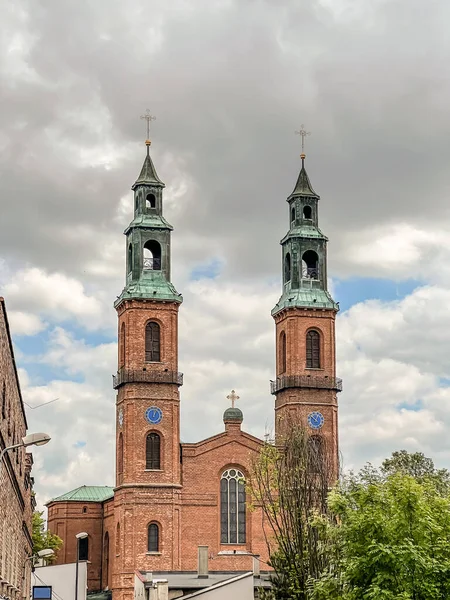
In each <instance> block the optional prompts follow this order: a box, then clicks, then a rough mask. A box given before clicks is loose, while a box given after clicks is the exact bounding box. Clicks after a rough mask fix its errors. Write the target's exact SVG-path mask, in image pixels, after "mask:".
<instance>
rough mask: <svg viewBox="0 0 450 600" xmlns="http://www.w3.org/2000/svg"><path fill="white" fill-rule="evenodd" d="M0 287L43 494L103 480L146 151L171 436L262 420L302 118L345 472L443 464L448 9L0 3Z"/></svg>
mask: <svg viewBox="0 0 450 600" xmlns="http://www.w3.org/2000/svg"><path fill="white" fill-rule="evenodd" d="M0 9H1V14H2V19H1V22H0V106H1V110H0V198H1V203H2V212H1V220H0V257H1V260H0V291H1V294H2V295H3V296H4V297H5V299H6V303H7V309H8V313H9V317H10V322H11V328H12V331H13V334H14V342H15V350H16V358H17V361H18V364H19V366H20V376H21V383H22V389H23V396H24V399H25V401H26V402H27V403H28V404H29V405H30V406H37V405H39V404H41V403H43V402H46V401H49V400H52V399H54V398H58V400H57V401H56V402H54V403H52V404H49V405H48V406H44V407H41V408H36V409H34V410H32V409H28V418H29V425H30V430H44V431H48V432H49V433H50V434H51V435H52V438H53V439H52V442H51V445H48V446H46V447H45V448H41V449H36V451H35V453H34V455H35V464H36V469H35V477H36V488H37V491H38V494H39V500H40V503H43V502H44V501H46V500H47V499H48V498H50V497H52V496H55V495H58V494H60V493H63V492H65V491H67V490H69V489H72V488H74V487H77V486H79V485H82V484H104V485H106V484H112V483H113V451H114V448H113V436H114V423H115V409H114V402H115V394H114V391H113V389H112V386H111V374H112V373H113V372H114V371H115V368H116V314H115V311H114V309H113V301H114V299H115V298H116V296H117V295H118V294H119V293H120V291H121V289H122V287H123V282H124V274H125V269H124V257H125V240H124V237H123V235H122V232H123V229H124V228H125V227H126V225H127V224H128V222H129V221H130V220H131V218H132V205H133V203H132V193H131V191H130V187H131V185H132V184H133V182H134V181H135V179H136V178H137V176H138V174H139V171H140V168H141V165H142V162H143V158H144V153H145V147H144V145H143V139H144V138H145V130H144V126H143V121H141V120H140V119H139V116H140V115H141V114H142V113H143V112H144V111H145V109H146V108H149V109H150V110H151V112H152V114H154V115H156V117H157V120H156V121H155V122H154V123H153V125H152V127H153V133H152V140H153V144H152V156H153V160H154V162H155V165H156V167H157V171H158V174H159V176H160V177H161V179H162V180H163V181H164V182H165V183H166V186H167V187H166V190H165V200H164V203H165V215H166V217H167V218H168V220H169V221H170V222H171V223H172V224H173V225H174V227H175V232H174V234H173V238H172V242H173V281H174V283H175V285H176V287H177V289H178V291H180V292H182V293H183V296H184V299H185V300H184V304H183V306H182V308H181V312H180V369H181V370H182V371H183V372H184V373H185V385H184V386H183V388H182V389H181V392H182V439H183V441H196V440H198V439H201V438H203V437H206V436H209V435H212V434H214V433H216V432H218V431H221V430H222V428H223V423H222V413H223V411H224V409H225V408H226V407H227V404H228V403H227V400H226V399H225V397H226V395H227V394H228V393H229V391H230V389H231V388H235V389H236V390H237V392H238V393H239V395H240V397H241V400H240V401H239V404H240V407H241V408H242V410H243V411H244V427H245V429H246V430H247V431H249V432H251V433H253V434H255V435H258V436H263V435H264V433H265V431H268V430H271V428H272V424H273V397H272V396H271V395H270V393H269V380H270V379H271V378H273V375H274V325H273V322H272V319H271V316H270V309H271V308H272V306H273V305H274V304H275V302H276V301H277V299H278V296H279V293H280V274H281V269H280V262H281V258H280V257H281V251H280V247H279V244H278V243H279V240H280V239H281V237H282V236H283V235H284V234H285V232H286V230H287V226H288V210H287V204H286V202H285V199H286V197H287V196H288V195H289V193H290V192H291V191H292V188H293V186H294V183H295V180H296V177H297V174H298V170H299V151H300V139H299V137H298V136H295V135H294V131H295V129H298V128H299V126H300V124H301V123H305V124H306V126H307V129H308V130H310V131H311V132H312V135H311V136H310V137H308V138H307V154H308V158H307V168H308V173H309V175H310V178H311V181H312V183H313V186H314V188H315V189H316V191H317V192H318V193H319V194H320V195H321V202H320V223H321V227H322V230H323V231H324V232H325V233H326V234H327V235H328V236H329V238H330V244H329V263H330V265H329V273H330V277H331V281H330V287H331V289H332V290H333V294H334V297H335V299H336V300H337V301H339V302H340V305H341V309H342V310H341V313H340V314H339V317H338V323H337V333H338V359H339V360H338V375H339V376H341V377H342V378H343V379H344V387H345V391H344V392H343V393H342V394H341V395H340V396H339V401H340V444H341V450H342V453H343V460H344V466H345V467H347V468H349V467H358V466H360V465H361V464H363V463H364V462H365V461H366V460H371V461H374V462H378V461H380V460H381V459H382V458H383V457H385V456H387V455H389V454H390V453H391V452H392V451H393V450H395V449H400V448H407V449H409V450H416V449H421V450H423V451H424V452H425V453H426V454H427V455H429V456H431V457H433V458H434V460H435V461H436V462H437V463H438V464H439V465H443V466H450V447H449V444H448V439H449V435H448V432H449V426H450V358H449V355H450V333H449V332H450V311H449V306H450V266H449V265H450V203H449V196H450V193H449V192H450V174H449V168H448V165H449V163H450V147H449V143H448V139H449V134H450V116H449V111H448V106H449V104H450V78H449V76H448V64H449V61H450V41H449V40H450V38H449V36H448V23H449V19H450V4H449V3H448V2H446V1H445V0H430V1H429V2H426V3H424V2H423V1H422V0H420V1H419V0H291V1H290V0H277V2H272V1H269V0H266V1H263V0H213V1H211V0H171V1H170V2H168V1H167V0H161V1H157V0H146V1H144V0H128V1H127V2H123V1H119V0H108V1H106V0H81V1H80V0H77V1H75V0H63V1H61V0H46V1H45V2H43V1H37V0H23V1H22V2H15V3H13V2H9V1H8V0H0Z"/></svg>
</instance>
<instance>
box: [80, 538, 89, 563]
mask: <svg viewBox="0 0 450 600" xmlns="http://www.w3.org/2000/svg"><path fill="white" fill-rule="evenodd" d="M78 560H89V537H85V538H80V539H79V540H78Z"/></svg>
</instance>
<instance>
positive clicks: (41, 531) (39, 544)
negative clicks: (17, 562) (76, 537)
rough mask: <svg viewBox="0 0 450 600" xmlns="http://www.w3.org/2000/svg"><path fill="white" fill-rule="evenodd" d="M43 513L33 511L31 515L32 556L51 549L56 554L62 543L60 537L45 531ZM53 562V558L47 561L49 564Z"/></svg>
mask: <svg viewBox="0 0 450 600" xmlns="http://www.w3.org/2000/svg"><path fill="white" fill-rule="evenodd" d="M43 514H44V513H43V512H39V511H35V512H34V513H33V522H32V538H33V555H35V554H37V553H38V552H39V550H45V549H47V548H51V549H52V550H54V551H55V554H56V552H57V551H58V550H59V549H60V548H61V546H62V544H63V541H62V539H61V538H60V537H58V536H57V535H55V534H54V533H51V532H50V531H48V530H46V529H45V519H44V517H43ZM54 560H55V556H52V557H50V558H48V559H47V561H48V562H49V563H52V562H53V561H54Z"/></svg>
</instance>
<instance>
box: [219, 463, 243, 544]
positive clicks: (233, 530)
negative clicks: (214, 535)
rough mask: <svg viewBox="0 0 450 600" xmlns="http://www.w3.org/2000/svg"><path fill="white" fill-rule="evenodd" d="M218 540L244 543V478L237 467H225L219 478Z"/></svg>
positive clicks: (225, 542) (222, 542)
mask: <svg viewBox="0 0 450 600" xmlns="http://www.w3.org/2000/svg"><path fill="white" fill-rule="evenodd" d="M220 542H221V544H245V480H244V475H243V474H242V473H241V471H239V470H238V469H227V470H226V471H225V472H224V473H223V474H222V478H221V480H220Z"/></svg>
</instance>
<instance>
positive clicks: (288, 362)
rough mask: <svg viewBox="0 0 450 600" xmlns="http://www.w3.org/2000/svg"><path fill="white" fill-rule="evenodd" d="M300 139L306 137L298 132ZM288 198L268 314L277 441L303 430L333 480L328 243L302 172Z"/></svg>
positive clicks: (335, 386) (334, 308)
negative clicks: (278, 285)
mask: <svg viewBox="0 0 450 600" xmlns="http://www.w3.org/2000/svg"><path fill="white" fill-rule="evenodd" d="M300 134H303V136H304V135H306V132H304V131H303V129H302V131H301V132H300ZM300 156H301V161H302V166H301V170H300V174H299V176H298V179H297V183H296V185H295V188H294V191H293V192H292V194H291V195H290V196H289V197H288V198H287V202H288V205H289V231H288V232H287V234H286V235H285V236H284V238H283V239H282V240H281V247H282V268H283V288H282V295H281V298H280V299H279V300H278V302H277V304H276V305H275V307H274V308H273V310H272V316H273V318H274V320H275V326H276V379H275V381H272V382H271V392H272V394H274V395H275V431H276V436H277V437H279V436H281V435H282V434H283V429H284V428H285V427H286V426H288V425H289V423H298V424H300V425H303V426H304V427H305V428H306V429H307V431H309V433H310V434H311V440H310V441H311V442H312V443H313V444H314V447H315V449H316V451H318V452H320V453H321V454H322V455H324V452H326V453H327V456H328V459H329V461H330V462H329V464H330V466H331V469H332V475H333V478H334V477H335V476H337V473H338V468H339V460H338V422H337V414H338V410H337V392H339V391H341V390H342V381H341V380H340V379H337V378H336V352H335V318H336V313H337V312H338V310H339V307H338V305H337V304H336V303H335V302H334V300H333V298H332V297H331V295H330V293H329V292H328V289H327V241H328V239H327V238H326V237H325V235H324V234H323V233H322V231H321V230H320V228H319V214H318V207H319V196H318V195H317V194H316V192H315V191H314V189H313V188H312V185H311V182H310V180H309V177H308V174H307V173H306V169H305V154H304V153H303V152H302V154H301V155H300Z"/></svg>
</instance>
